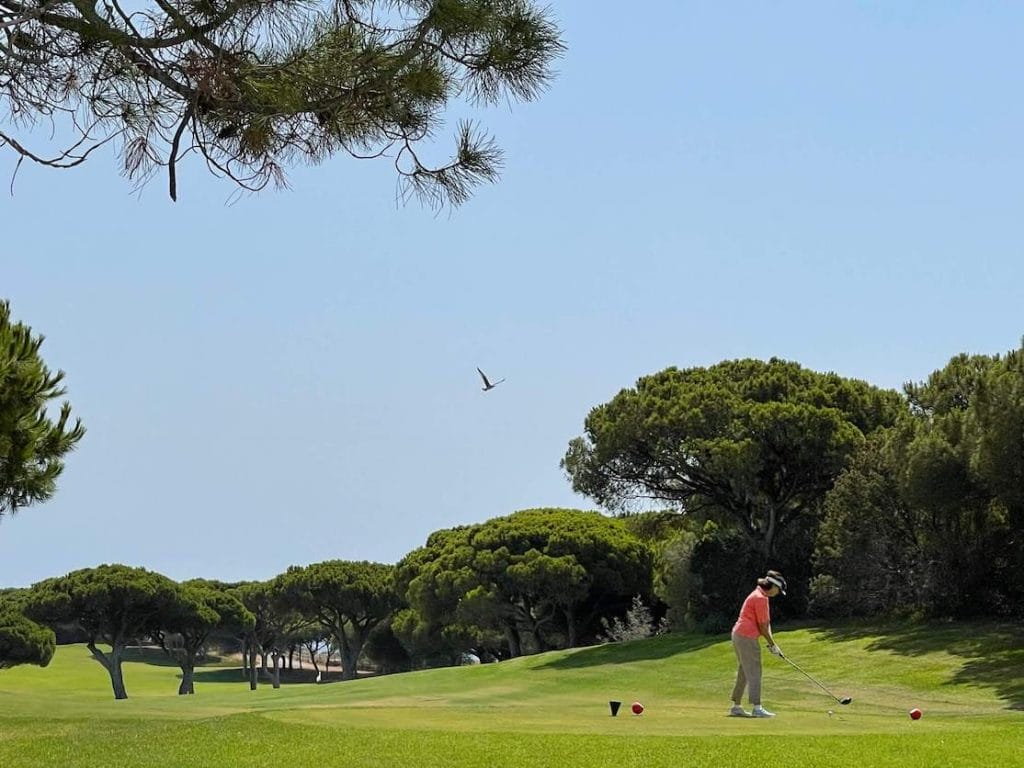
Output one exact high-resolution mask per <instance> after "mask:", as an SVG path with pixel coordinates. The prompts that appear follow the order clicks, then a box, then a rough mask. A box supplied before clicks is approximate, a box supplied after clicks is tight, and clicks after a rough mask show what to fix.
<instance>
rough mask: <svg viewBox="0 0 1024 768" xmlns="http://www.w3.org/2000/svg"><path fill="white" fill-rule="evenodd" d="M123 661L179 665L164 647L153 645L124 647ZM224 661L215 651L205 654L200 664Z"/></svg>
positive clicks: (161, 665)
mask: <svg viewBox="0 0 1024 768" xmlns="http://www.w3.org/2000/svg"><path fill="white" fill-rule="evenodd" d="M121 659H122V661H130V662H133V663H136V664H151V665H153V666H155V667H177V666H178V662H176V661H175V660H174V659H172V658H171V657H170V656H168V655H167V654H166V653H165V652H164V650H163V649H162V648H156V647H153V646H141V645H131V646H128V647H127V648H125V649H124V654H123V655H122V656H121ZM220 661H222V658H221V657H220V656H217V655H216V654H213V653H207V654H205V655H204V656H203V657H202V658H201V659H200V660H199V663H200V664H217V663H219V662H220Z"/></svg>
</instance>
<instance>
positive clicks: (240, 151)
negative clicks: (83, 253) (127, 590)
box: [0, 0, 563, 204]
mask: <svg viewBox="0 0 1024 768" xmlns="http://www.w3.org/2000/svg"><path fill="white" fill-rule="evenodd" d="M562 51H563V44H562V42H561V39H560V32H559V30H558V28H557V26H556V25H555V23H554V22H553V21H552V19H551V16H550V13H549V12H548V11H547V10H546V9H545V8H542V7H540V6H537V5H535V4H534V3H533V2H531V0H322V1H321V0H143V1H142V2H133V3H124V2H122V0H104V2H102V3H92V2H80V1H79V0H0V106H2V107H4V108H5V111H7V112H9V113H10V114H11V115H13V116H14V118H15V120H16V123H15V125H24V124H26V123H29V124H31V123H35V122H40V121H42V122H46V123H50V122H54V123H56V124H57V126H58V129H59V130H58V132H57V136H58V140H61V141H62V143H61V147H60V149H58V150H57V151H56V152H55V153H51V154H47V153H45V152H43V151H42V150H39V149H33V148H31V147H30V146H29V141H28V139H26V138H25V137H16V136H14V135H13V134H12V133H11V131H10V130H8V131H7V132H0V146H3V145H4V144H6V145H7V146H8V147H9V148H10V149H11V150H13V151H14V152H15V153H16V154H17V155H18V156H19V164H20V162H21V160H24V159H26V158H27V159H29V160H31V161H34V162H36V163H39V164H42V165H46V166H50V167H56V168H67V167H72V166H76V165H79V164H80V163H82V162H84V161H85V160H86V159H87V158H88V157H89V156H90V155H91V154H92V153H93V152H94V151H95V150H97V149H98V148H100V147H102V146H104V145H106V144H108V143H113V144H114V145H115V146H117V147H119V149H120V155H121V158H122V161H123V172H124V174H125V175H126V176H128V177H129V178H130V179H137V180H145V179H147V178H148V177H149V176H150V175H151V174H152V173H154V172H155V171H156V170H158V169H159V168H166V169H167V176H168V186H169V193H170V196H171V198H172V199H176V197H177V190H178V185H177V173H176V169H177V163H178V161H179V160H180V159H181V158H183V157H185V156H186V155H189V154H193V155H196V156H198V157H199V158H200V159H201V160H202V162H204V163H205V164H206V166H207V167H208V168H209V169H210V170H211V171H212V172H213V173H214V174H216V175H218V176H225V177H227V178H229V179H231V180H232V181H233V182H235V183H236V184H237V185H239V186H240V187H241V188H244V189H248V190H259V189H262V188H264V187H265V186H266V185H267V184H268V183H271V182H276V183H278V184H283V183H284V168H285V166H287V165H289V164H290V163H292V162H295V161H306V162H310V163H318V162H320V161H322V160H324V159H326V158H328V157H331V156H332V155H335V154H338V153H346V154H348V155H350V156H352V157H354V158H378V157H387V158H389V159H390V160H391V162H392V163H393V164H394V166H395V168H396V170H397V172H398V175H399V179H400V180H401V182H402V185H403V187H402V188H403V191H404V193H406V194H413V195H416V196H419V197H420V198H422V199H424V200H425V201H426V202H428V203H430V204H444V203H454V204H458V203H461V202H462V201H464V200H465V199H466V198H467V197H468V196H469V194H470V191H471V190H472V188H473V187H474V186H475V185H476V184H478V183H480V182H482V181H489V180H493V179H494V178H495V177H496V176H497V173H498V170H499V168H500V165H501V152H500V150H499V149H498V148H497V146H496V145H495V143H494V141H493V140H492V139H491V138H490V137H488V136H487V135H486V134H485V133H484V132H483V131H481V130H480V129H479V128H477V127H475V126H474V125H473V124H471V123H462V124H461V125H460V127H459V128H458V130H457V131H456V136H455V150H454V153H453V156H452V157H451V159H450V160H448V161H445V162H440V163H435V162H431V161H430V160H428V159H426V158H424V156H423V148H422V147H423V144H424V143H425V142H428V141H429V140H430V139H432V138H433V137H434V136H435V135H436V134H437V133H438V131H439V130H440V128H441V126H442V123H443V121H444V114H445V112H446V110H447V109H448V108H449V106H450V104H451V102H452V101H454V100H456V99H464V100H468V101H469V102H470V103H471V104H473V105H477V106H484V105H492V104H497V103H501V102H502V101H505V100H531V99H533V98H535V97H537V96H538V95H539V94H540V93H541V92H542V91H543V90H544V88H545V86H546V84H547V83H548V81H549V80H550V78H551V75H552V73H551V64H552V62H553V61H554V60H555V59H556V58H557V57H558V56H560V55H561V53H562Z"/></svg>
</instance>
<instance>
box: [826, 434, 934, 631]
mask: <svg viewBox="0 0 1024 768" xmlns="http://www.w3.org/2000/svg"><path fill="white" fill-rule="evenodd" d="M815 565H816V569H817V571H818V573H819V574H821V575H819V576H817V577H816V579H815V580H814V582H813V583H812V590H811V592H812V596H811V597H812V609H813V611H814V613H816V614H819V615H827V616H845V615H849V616H874V615H877V614H880V613H887V612H892V611H894V610H897V609H903V610H912V609H914V608H915V607H917V605H918V601H919V592H920V590H921V589H922V588H923V586H924V584H923V578H924V577H923V572H922V571H921V568H922V567H923V563H922V562H921V547H920V543H919V541H918V520H917V518H916V515H915V513H914V511H913V510H912V509H911V508H910V506H909V505H908V504H907V503H906V502H904V501H903V500H902V497H901V494H900V492H899V487H898V485H897V482H896V470H895V466H894V462H893V461H892V454H891V453H890V452H887V451H886V450H885V440H884V439H883V438H882V437H881V436H879V437H877V438H875V439H873V440H871V441H869V442H868V443H867V444H866V445H865V446H864V447H863V448H862V449H861V450H860V451H859V452H858V453H857V454H856V455H855V456H854V457H853V460H852V462H851V464H850V467H849V468H848V469H847V470H846V471H844V472H843V474H841V475H840V476H839V478H838V479H837V480H836V484H835V486H834V488H833V489H832V491H831V492H830V493H829V495H828V497H827V498H826V500H825V516H824V519H823V521H822V524H821V527H820V529H819V532H818V540H817V550H816V556H815Z"/></svg>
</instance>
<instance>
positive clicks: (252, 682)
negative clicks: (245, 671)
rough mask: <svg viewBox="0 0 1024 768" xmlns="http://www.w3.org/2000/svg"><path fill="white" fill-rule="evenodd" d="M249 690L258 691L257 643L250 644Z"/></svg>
mask: <svg viewBox="0 0 1024 768" xmlns="http://www.w3.org/2000/svg"><path fill="white" fill-rule="evenodd" d="M249 690H250V691H255V690H256V642H255V641H253V642H251V643H250V644H249Z"/></svg>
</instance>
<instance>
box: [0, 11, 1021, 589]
mask: <svg viewBox="0 0 1024 768" xmlns="http://www.w3.org/2000/svg"><path fill="white" fill-rule="evenodd" d="M553 7H554V10H555V13H556V15H557V16H558V18H559V19H560V21H561V24H562V26H563V29H564V31H565V38H566V42H567V44H568V47H569V48H568V52H567V55H566V57H565V58H564V60H563V61H562V62H561V63H560V65H559V70H560V75H559V77H558V79H557V80H556V81H555V83H554V84H553V86H552V88H551V90H550V91H549V92H548V93H547V94H546V95H545V96H544V97H543V98H542V99H541V100H540V101H538V102H535V103H533V104H526V105H514V106H513V107H512V108H511V109H509V108H505V107H502V108H499V109H492V110H486V111H483V112H481V113H477V114H475V115H474V116H476V117H478V118H480V119H481V120H482V121H483V123H484V125H485V126H486V127H487V128H489V129H490V130H491V131H492V132H493V133H494V134H495V135H496V137H497V139H498V141H499V143H500V144H501V145H502V146H503V148H504V149H505V151H506V169H505V172H504V174H503V177H502V180H501V181H500V182H499V183H498V184H497V185H495V186H489V187H485V188H482V189H480V190H479V191H478V192H477V194H476V195H475V197H474V198H473V199H472V200H471V201H470V202H469V203H468V204H466V205H465V206H463V207H462V208H460V209H457V210H456V211H454V212H453V213H451V214H448V213H444V214H442V215H440V216H437V215H434V213H433V212H431V211H429V210H423V209H421V208H419V207H417V206H416V205H415V204H410V205H408V206H405V207H401V206H398V205H396V203H395V178H394V175H393V172H392V170H391V168H390V166H389V164H388V163H387V162H365V161H364V162H357V161H353V160H349V159H345V158H340V157H339V158H336V159H334V160H332V161H330V162H328V163H326V164H324V165H322V166H320V167H317V168H297V169H294V170H293V171H292V172H291V174H290V179H291V182H292V189H291V190H290V191H285V192H279V193H274V192H268V193H264V194H262V195H260V196H258V197H245V198H242V199H241V200H240V201H238V202H237V203H236V204H234V205H226V204H225V202H226V201H227V200H228V197H229V195H230V194H231V188H230V187H228V186H227V185H226V184H225V183H224V182H220V181H217V180H216V179H213V178H212V177H209V176H208V175H206V173H205V171H204V170H203V169H202V168H201V167H199V166H198V165H197V164H188V163H186V164H185V166H184V167H183V168H182V169H181V178H180V181H179V202H178V203H177V204H173V203H171V202H170V201H169V200H168V199H167V196H166V187H165V179H164V178H162V177H158V178H157V179H155V180H154V181H153V182H152V183H151V184H150V185H149V186H148V187H146V188H145V189H144V190H143V192H142V194H141V195H138V196H136V195H133V194H132V190H131V186H130V185H129V184H128V183H127V182H125V181H124V180H123V179H121V178H120V177H119V176H118V174H117V165H116V160H115V158H114V157H112V156H110V155H107V156H98V157H96V158H95V159H93V160H91V161H90V163H89V164H87V165H86V166H85V167H83V168H81V169H78V170H74V171H48V170H43V169H37V168H31V167H27V166H23V167H22V169H21V171H20V172H19V175H18V179H17V184H16V186H15V194H14V196H13V197H10V196H9V195H8V194H7V193H6V190H5V192H4V194H3V196H2V197H0V231H2V232H3V242H2V245H0V297H3V298H7V299H8V300H10V302H11V305H12V309H13V312H14V315H15V317H16V318H17V319H19V320H22V321H24V322H26V323H28V324H29V325H31V326H32V327H33V329H35V330H36V331H38V332H40V333H43V334H44V335H45V336H46V339H47V340H46V343H45V344H44V347H43V353H44V357H45V358H46V360H47V361H48V362H49V363H50V364H51V366H53V367H58V368H62V369H63V370H65V371H66V373H67V384H68V389H69V399H70V400H71V402H72V405H73V407H74V410H75V412H76V413H77V414H79V415H80V416H81V417H82V419H83V420H84V422H85V424H86V426H87V428H88V430H89V432H88V434H87V436H86V438H85V440H84V441H83V442H82V444H81V447H80V449H79V450H78V451H77V452H76V453H75V454H73V455H72V456H71V457H70V458H69V460H68V463H67V469H66V472H65V475H64V477H63V479H62V482H61V486H60V490H59V492H58V495H57V496H56V497H55V498H54V499H53V500H52V501H51V502H49V503H47V504H45V505H40V506H37V507H32V508H29V509H27V510H24V511H23V512H21V513H20V514H18V515H17V516H15V517H13V518H4V519H3V521H2V522H0V585H9V586H12V585H27V584H30V583H32V582H34V581H37V580H39V579H42V578H45V577H48V576H52V575H59V574H63V573H66V572H67V571H69V570H72V569H74V568H79V567H85V566H92V565H97V564H99V563H102V562H124V563H129V564H133V565H144V566H146V567H148V568H152V569H155V570H158V571H161V572H163V573H166V574H167V575H169V576H172V577H174V578H178V579H183V578H188V577H193V576H206V577H216V578H223V579H241V578H261V579H262V578H269V577H271V576H274V575H275V574H277V573H279V572H281V571H282V570H284V569H285V568H286V567H287V566H288V565H291V564H305V563H310V562H316V561H319V560H324V559H330V558H344V559H370V560H379V561H383V562H394V561H396V560H398V559H399V558H401V557H402V556H403V555H404V554H406V553H407V552H408V551H410V550H411V549H413V548H415V547H417V546H419V545H421V544H422V543H423V542H424V540H425V539H426V537H427V535H428V534H429V533H430V532H432V531H434V530H437V529H438V528H443V527H448V526H452V525H457V524H463V523H472V522H478V521H481V520H484V519H487V518H490V517H494V516H497V515H504V514H508V513H510V512H512V511H514V510H517V509H522V508H527V507H534V506H578V507H585V508H590V507H591V506H592V504H590V503H589V502H588V500H586V499H583V498H580V497H577V496H575V495H574V494H573V492H572V490H571V488H570V486H569V483H568V482H567V481H566V480H565V478H564V476H563V474H562V472H561V470H560V469H559V466H558V462H559V459H560V458H561V456H562V455H563V453H564V451H565V448H566V445H567V443H568V441H569V440H570V439H571V438H572V437H574V436H576V435H578V434H580V432H581V430H582V424H583V420H584V418H585V416H586V414H587V412H588V411H589V409H590V408H592V407H593V406H595V405H598V404H600V403H602V402H605V401H606V400H608V399H609V398H610V397H612V396H613V395H614V394H615V393H616V392H617V391H618V390H619V389H621V388H622V387H627V386H630V385H632V384H633V382H635V380H636V379H637V378H638V377H639V376H642V375H645V374H648V373H653V372H655V371H658V370H661V369H662V368H664V367H666V366H669V365H676V366H680V367H686V366H694V365H710V364H713V363H715V362H718V361H720V360H723V359H730V358H736V357H748V356H749V357H759V358H768V357H771V356H780V357H784V358H788V359H792V360H796V361H798V362H800V363H801V364H803V365H805V366H807V367H810V368H813V369H816V370H822V371H826V370H831V371H836V372H837V373H840V374H843V375H847V376H854V377H857V378H862V379H866V380H868V381H870V382H872V383H874V384H877V385H880V386H886V387H899V386H901V385H902V383H903V382H905V381H907V380H920V379H923V378H925V377H926V376H927V375H928V373H930V372H931V371H932V370H934V369H936V368H938V367H941V366H942V365H943V364H944V363H945V362H946V361H947V360H948V359H949V357H951V356H952V355H954V354H956V353H959V352H977V353H997V352H1004V351H1006V350H1007V349H1010V348H1013V347H1015V346H1017V344H1018V343H1019V341H1020V338H1021V335H1022V334H1024V322H1022V321H1024V316H1022V312H1021V306H1022V301H1021V298H1022V296H1021V294H1022V286H1024V258H1022V256H1024V254H1022V250H1024V240H1022V222H1024V216H1022V214H1021V209H1022V203H1024V199H1022V197H1024V195H1022V183H1021V179H1022V178H1024V153H1022V149H1021V147H1022V143H1021V135H1022V129H1024V100H1022V99H1021V98H1020V94H1021V93H1022V92H1024V57H1022V55H1021V53H1020V48H1019V44H1020V40H1021V38H1022V32H1024V6H1022V5H1020V4H1015V3H986V4H979V3H969V2H939V1H937V0H933V1H931V2H904V3H889V2H859V3H853V2H846V3H836V2H821V1H820V0H819V1H818V2H807V3H741V2H734V3H720V2H707V3H694V2H683V1H681V0H674V1H672V2H648V3H645V4H643V13H642V14H636V13H630V12H625V11H624V8H625V6H623V5H621V4H614V5H613V4H611V3H602V2H597V3H595V2H588V3H584V2H579V1H578V0H572V1H571V2H570V1H567V0H562V1H558V0H556V1H555V2H554V3H553ZM462 114H463V111H461V110H459V111H456V112H453V117H455V116H460V115H462ZM447 150H448V146H447V145H444V144H441V145H439V146H438V147H437V148H436V152H437V153H438V157H443V156H444V154H445V153H446V152H447ZM13 167H14V158H13V157H12V156H11V155H10V154H9V153H6V154H5V153H4V151H3V150H0V174H2V178H3V179H4V180H5V182H6V179H7V178H8V174H9V172H10V170H12V169H13ZM4 187H6V183H5V184H4ZM478 365H479V366H480V367H481V368H483V369H484V370H485V371H487V372H488V373H489V374H490V375H492V376H493V377H495V378H500V377H502V376H505V377H507V379H508V380H507V381H506V382H505V383H504V384H502V385H501V386H500V387H498V388H497V389H496V390H494V391H492V392H489V393H486V394H484V393H482V392H481V391H480V389H479V382H478V378H477V374H476V371H475V367H476V366H478Z"/></svg>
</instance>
